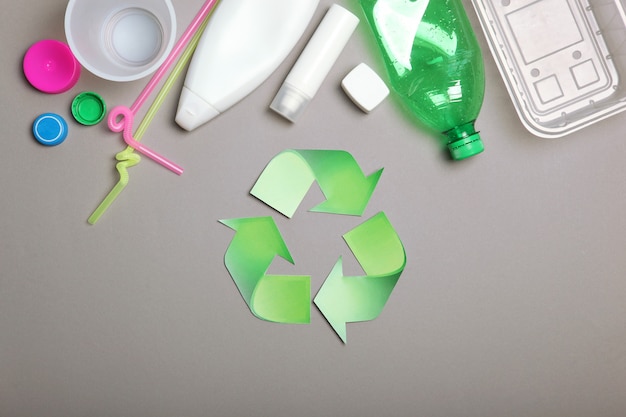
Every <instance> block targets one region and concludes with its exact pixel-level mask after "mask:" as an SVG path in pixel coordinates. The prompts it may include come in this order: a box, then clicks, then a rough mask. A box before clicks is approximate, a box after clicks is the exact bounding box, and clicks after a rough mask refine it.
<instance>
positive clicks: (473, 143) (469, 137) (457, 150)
mask: <svg viewBox="0 0 626 417" xmlns="http://www.w3.org/2000/svg"><path fill="white" fill-rule="evenodd" d="M443 133H444V134H445V135H446V136H447V137H448V150H449V151H450V155H451V156H452V159H455V160H460V159H465V158H469V157H470V156H474V155H476V154H479V153H481V152H482V151H483V150H484V149H485V146H484V145H483V142H482V140H481V139H480V135H479V134H478V132H477V131H476V129H475V128H474V120H472V121H471V122H468V123H464V124H462V125H459V126H456V127H454V128H452V129H450V130H448V131H446V132H443Z"/></svg>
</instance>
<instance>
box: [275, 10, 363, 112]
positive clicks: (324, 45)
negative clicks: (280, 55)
mask: <svg viewBox="0 0 626 417" xmlns="http://www.w3.org/2000/svg"><path fill="white" fill-rule="evenodd" d="M358 24H359V19H358V18H357V17H356V16H355V15H353V14H352V13H350V12H349V11H348V10H346V9H344V8H343V7H341V6H339V5H337V4H333V5H332V6H331V7H330V9H328V12H326V15H325V16H324V19H323V20H322V22H321V23H320V24H319V26H318V27H317V29H316V30H315V33H314V34H313V36H312V37H311V39H310V40H309V42H308V43H307V45H306V47H305V48H304V51H302V54H300V56H299V57H298V60H297V61H296V63H295V65H294V66H293V68H292V69H291V71H290V72H289V74H288V75H287V78H286V79H285V81H284V82H283V84H282V86H281V87H280V90H278V93H277V94H276V97H275V98H274V100H273V101H272V103H271V104H270V108H271V109H272V110H274V111H275V112H276V113H278V114H280V115H281V116H283V117H284V118H286V119H287V120H289V121H291V122H295V121H296V120H297V118H298V117H299V116H300V115H301V114H302V113H303V112H304V110H305V109H306V107H307V106H308V104H309V103H310V102H311V100H312V99H313V97H315V94H316V93H317V91H318V90H319V88H320V86H321V85H322V83H323V82H324V79H326V76H327V75H328V73H329V71H330V69H331V68H332V66H333V64H334V63H335V61H336V60H337V58H338V57H339V55H340V54H341V52H342V51H343V48H344V47H345V46H346V44H347V43H348V40H349V39H350V36H352V33H353V32H354V29H356V27H357V25H358Z"/></svg>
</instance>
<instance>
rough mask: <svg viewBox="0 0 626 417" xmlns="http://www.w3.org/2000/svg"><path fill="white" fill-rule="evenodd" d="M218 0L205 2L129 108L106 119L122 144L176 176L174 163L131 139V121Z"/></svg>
mask: <svg viewBox="0 0 626 417" xmlns="http://www.w3.org/2000/svg"><path fill="white" fill-rule="evenodd" d="M217 1H218V0H207V1H206V2H205V3H204V4H203V5H202V7H201V8H200V11H199V12H198V14H196V17H195V18H194V19H193V21H192V22H191V24H190V25H189V26H188V27H187V29H186V30H185V33H183V35H182V36H181V38H180V39H179V40H178V42H177V44H176V46H175V47H174V49H173V50H172V52H170V54H169V55H168V56H167V58H166V59H165V61H164V62H163V64H162V65H161V66H160V67H159V69H158V70H157V72H156V73H155V74H154V75H153V76H152V78H151V79H150V82H148V84H147V85H146V86H145V87H144V89H143V90H142V91H141V93H140V94H139V96H138V97H137V99H136V100H135V102H134V103H133V105H132V106H131V107H126V106H117V107H114V108H113V109H112V110H111V112H110V113H109V117H108V119H107V124H108V126H109V129H110V130H111V131H112V132H118V133H119V132H122V137H123V138H124V142H126V144H127V145H128V146H130V147H132V148H133V149H135V150H136V151H137V152H140V153H141V154H143V155H145V156H147V157H148V158H150V159H152V160H153V161H155V162H157V163H159V164H161V165H162V166H164V167H165V168H167V169H169V170H170V171H172V172H174V173H175V174H177V175H181V174H182V173H183V169H182V168H181V167H180V166H179V165H177V164H175V163H174V162H172V161H170V160H168V159H167V158H165V157H163V156H162V155H160V154H158V153H156V152H154V151H152V150H151V149H150V148H148V147H147V146H145V145H143V144H142V143H139V141H138V140H136V139H135V138H134V137H133V132H132V129H133V120H134V117H135V114H136V113H137V111H138V110H139V108H141V106H142V105H143V103H144V102H145V101H146V100H147V99H148V96H149V95H150V94H152V91H153V90H154V89H155V88H156V86H157V84H158V83H159V82H160V81H161V78H163V76H164V75H165V72H166V71H167V70H168V69H169V67H170V66H171V65H172V63H173V62H174V60H175V59H176V57H177V56H178V55H179V54H180V53H181V52H182V50H183V48H185V46H186V45H187V44H188V43H189V41H190V39H191V38H192V37H193V35H194V33H195V32H196V31H197V30H198V28H199V27H200V26H201V25H202V22H203V20H204V19H205V18H206V17H207V16H208V15H209V13H210V12H211V11H212V10H213V7H214V6H215V5H216V4H217Z"/></svg>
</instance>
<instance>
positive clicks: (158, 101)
mask: <svg viewBox="0 0 626 417" xmlns="http://www.w3.org/2000/svg"><path fill="white" fill-rule="evenodd" d="M208 22H209V15H207V16H206V17H205V18H204V20H203V21H202V23H201V25H200V26H199V27H198V29H197V31H196V32H195V33H194V35H193V37H192V38H191V40H190V41H189V44H188V45H187V47H186V48H185V50H184V51H183V53H182V55H181V57H180V59H179V60H178V62H177V63H176V65H175V66H174V68H173V69H172V72H171V73H170V75H169V76H168V77H167V79H166V80H165V83H164V84H163V86H162V87H161V90H160V91H159V93H158V94H157V96H156V98H155V99H154V101H153V102H152V104H151V105H150V108H149V109H148V111H147V112H146V114H145V116H144V118H143V120H142V121H141V123H140V124H139V127H138V128H137V130H136V131H135V140H136V141H140V140H141V138H142V137H143V135H144V133H145V132H146V130H148V126H149V125H150V123H152V120H153V119H154V116H155V115H156V113H157V111H158V110H159V108H160V107H161V105H162V104H163V102H164V101H165V98H166V96H167V94H168V93H169V91H170V90H171V89H172V87H173V85H174V83H175V82H176V80H177V79H178V77H179V76H180V75H181V73H182V72H183V70H184V68H185V66H186V65H187V63H188V62H189V61H190V60H191V57H192V56H193V53H194V51H195V49H196V47H197V45H198V42H199V41H200V37H201V36H202V33H203V32H204V29H205V28H206V26H207V24H208ZM115 159H116V160H118V161H119V162H118V163H117V164H116V165H115V168H116V169H117V171H118V173H119V180H118V182H117V184H115V186H114V187H113V188H112V189H111V191H110V192H109V194H108V195H107V196H106V197H105V198H104V200H102V202H101V203H100V205H99V206H98V208H96V210H94V212H93V213H92V214H91V216H89V219H87V221H88V222H89V223H90V224H95V223H96V222H97V221H98V220H99V219H100V217H101V216H102V215H103V214H104V212H106V210H107V209H108V208H109V207H110V206H111V204H112V203H113V201H115V199H116V198H117V197H118V196H119V195H120V193H121V192H122V191H123V190H124V188H126V185H128V180H129V174H128V168H130V167H132V166H135V165H137V164H138V163H139V161H140V160H141V157H140V156H139V155H137V154H136V153H134V149H133V148H132V147H131V146H127V147H126V149H124V150H123V151H121V152H119V153H118V154H117V155H115Z"/></svg>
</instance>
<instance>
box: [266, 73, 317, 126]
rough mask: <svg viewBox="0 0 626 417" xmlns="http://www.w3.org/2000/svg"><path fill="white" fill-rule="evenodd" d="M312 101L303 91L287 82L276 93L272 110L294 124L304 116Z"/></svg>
mask: <svg viewBox="0 0 626 417" xmlns="http://www.w3.org/2000/svg"><path fill="white" fill-rule="evenodd" d="M310 101H311V98H310V97H307V95H306V94H304V93H303V92H302V91H300V90H298V89H297V88H295V87H294V86H292V85H290V84H288V83H286V82H285V83H283V85H282V86H281V87H280V90H278V93H276V97H274V100H272V104H270V108H271V109H272V110H274V111H275V112H276V113H278V114H280V115H281V116H283V117H284V118H285V119H287V120H289V121H290V122H292V123H293V122H295V121H296V119H297V118H298V116H300V114H302V112H303V111H304V109H305V108H306V106H307V105H308V104H309V102H310Z"/></svg>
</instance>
